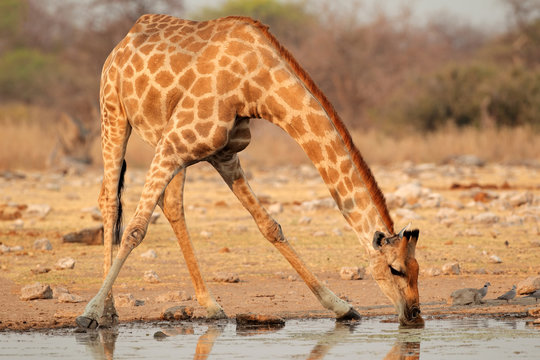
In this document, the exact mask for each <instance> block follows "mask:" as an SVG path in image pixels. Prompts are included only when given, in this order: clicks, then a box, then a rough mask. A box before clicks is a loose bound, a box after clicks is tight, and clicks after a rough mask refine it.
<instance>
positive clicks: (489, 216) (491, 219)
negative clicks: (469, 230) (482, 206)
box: [472, 211, 499, 224]
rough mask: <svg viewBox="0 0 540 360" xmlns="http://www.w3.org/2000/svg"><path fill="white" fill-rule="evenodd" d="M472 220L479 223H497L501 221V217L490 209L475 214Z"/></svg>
mask: <svg viewBox="0 0 540 360" xmlns="http://www.w3.org/2000/svg"><path fill="white" fill-rule="evenodd" d="M472 221H473V222H474V223H477V224H495V223H497V222H499V217H498V216H497V215H495V214H494V213H492V212H489V211H488V212H483V213H480V214H478V215H475V216H474V217H473V218H472Z"/></svg>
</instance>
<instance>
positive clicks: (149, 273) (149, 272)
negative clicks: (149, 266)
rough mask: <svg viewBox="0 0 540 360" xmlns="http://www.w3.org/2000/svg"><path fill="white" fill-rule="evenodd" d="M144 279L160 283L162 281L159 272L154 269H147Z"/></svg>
mask: <svg viewBox="0 0 540 360" xmlns="http://www.w3.org/2000/svg"><path fill="white" fill-rule="evenodd" d="M143 279H144V281H146V282H149V283H154V284H155V283H158V282H160V280H159V276H158V274H156V272H155V271H154V270H147V271H145V272H144V276H143Z"/></svg>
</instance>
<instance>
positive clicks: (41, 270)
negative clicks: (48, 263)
mask: <svg viewBox="0 0 540 360" xmlns="http://www.w3.org/2000/svg"><path fill="white" fill-rule="evenodd" d="M49 271H51V268H49V267H45V266H42V265H41V264H37V265H36V267H35V268H33V269H30V272H31V273H32V274H36V275H37V274H45V273H48V272H49Z"/></svg>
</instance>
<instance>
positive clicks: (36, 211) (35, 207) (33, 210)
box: [25, 204, 51, 219]
mask: <svg viewBox="0 0 540 360" xmlns="http://www.w3.org/2000/svg"><path fill="white" fill-rule="evenodd" d="M50 212H51V207H50V205H47V204H30V205H28V207H27V208H26V211H25V216H28V217H37V218H40V219H43V218H44V217H45V216H47V215H48V214H49V213H50Z"/></svg>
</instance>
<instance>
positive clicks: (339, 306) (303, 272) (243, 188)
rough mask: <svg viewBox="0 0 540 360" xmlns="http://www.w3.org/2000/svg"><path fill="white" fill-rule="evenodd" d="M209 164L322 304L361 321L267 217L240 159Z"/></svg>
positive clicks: (217, 159)
mask: <svg viewBox="0 0 540 360" xmlns="http://www.w3.org/2000/svg"><path fill="white" fill-rule="evenodd" d="M210 162H211V164H212V165H213V166H214V167H215V168H216V170H217V171H218V172H219V173H220V175H221V176H222V177H223V179H224V180H225V182H226V183H227V185H229V187H230V188H231V190H232V191H233V193H234V194H235V195H236V197H237V198H238V199H239V200H240V202H241V203H242V205H243V206H244V207H245V208H246V209H247V210H248V211H249V212H250V214H251V215H252V217H253V219H254V220H255V222H256V224H257V226H258V227H259V230H260V231H261V233H262V234H263V235H264V237H266V239H268V240H269V241H270V243H272V244H273V245H274V246H275V247H276V248H277V250H278V251H279V252H280V253H281V254H282V255H283V256H284V257H285V258H286V259H287V261H288V262H289V263H290V264H291V265H292V267H293V268H294V269H295V270H296V272H297V273H298V275H300V277H301V278H302V279H303V280H304V282H305V283H306V285H307V286H308V287H309V289H310V290H311V291H312V292H313V294H315V296H316V297H317V299H318V300H319V301H320V303H321V304H322V305H323V306H324V307H325V308H327V309H329V310H332V311H333V312H334V313H335V314H336V316H337V318H338V319H339V320H351V319H360V314H359V313H358V312H357V311H356V310H355V309H354V308H353V307H352V306H351V305H350V304H348V303H347V302H345V301H343V300H341V299H340V298H339V297H337V296H336V295H335V294H334V293H333V292H332V291H330V290H329V289H328V288H327V287H326V286H324V284H322V283H321V282H320V281H319V280H318V279H317V278H316V277H315V275H313V273H312V272H311V271H310V270H309V269H308V268H307V266H306V265H305V264H304V262H303V261H302V260H301V259H300V257H299V256H298V254H297V253H296V252H295V251H294V249H293V248H292V246H291V245H290V244H289V242H288V241H287V240H286V238H285V236H284V235H283V232H282V229H281V226H280V225H279V224H278V223H277V222H276V221H275V220H274V219H273V218H272V217H271V216H270V215H269V214H268V212H267V211H266V210H265V209H264V207H263V206H262V205H261V203H260V202H259V200H258V199H257V197H256V196H255V194H254V193H253V191H252V190H251V188H250V186H249V184H248V182H247V179H246V177H245V175H244V172H243V170H242V168H241V166H240V162H239V160H238V156H237V155H236V154H232V155H230V156H222V157H214V158H212V159H210Z"/></svg>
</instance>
